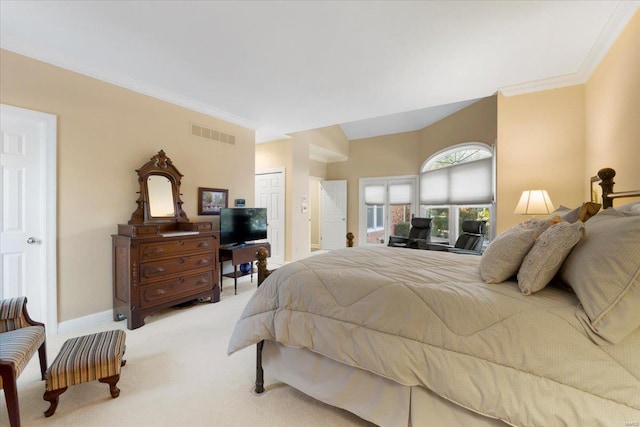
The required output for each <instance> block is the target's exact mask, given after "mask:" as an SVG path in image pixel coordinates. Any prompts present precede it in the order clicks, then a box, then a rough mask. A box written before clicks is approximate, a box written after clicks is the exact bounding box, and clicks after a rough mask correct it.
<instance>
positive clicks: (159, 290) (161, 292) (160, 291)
mask: <svg viewBox="0 0 640 427" xmlns="http://www.w3.org/2000/svg"><path fill="white" fill-rule="evenodd" d="M158 293H159V294H160V295H164V294H166V293H167V291H165V290H164V289H158Z"/></svg>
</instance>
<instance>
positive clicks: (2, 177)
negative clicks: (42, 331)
mask: <svg viewBox="0 0 640 427" xmlns="http://www.w3.org/2000/svg"><path fill="white" fill-rule="evenodd" d="M0 124H1V134H2V143H1V144H0V146H1V148H0V188H2V196H1V197H0V230H1V231H0V258H1V259H0V280H1V282H2V283H0V298H11V297H16V296H26V297H27V299H28V310H29V315H30V316H31V317H32V318H33V319H34V320H37V321H40V322H43V323H45V325H46V330H47V334H48V335H54V334H56V333H57V330H58V298H57V281H56V280H57V279H56V211H57V209H56V204H57V200H56V146H57V118H56V116H54V115H52V114H46V113H41V112H38V111H31V110H26V109H24V108H17V107H13V106H9V105H4V104H3V105H0Z"/></svg>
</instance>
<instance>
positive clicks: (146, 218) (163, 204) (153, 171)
mask: <svg viewBox="0 0 640 427" xmlns="http://www.w3.org/2000/svg"><path fill="white" fill-rule="evenodd" d="M136 172H137V173H138V182H139V184H140V191H139V197H138V200H137V201H136V203H137V204H138V208H137V209H136V210H135V212H133V214H131V219H130V220H129V224H149V225H158V226H161V228H167V229H169V228H171V226H172V225H174V226H175V224H176V223H178V222H189V219H188V218H187V215H186V214H185V213H184V211H183V210H182V200H181V199H180V179H181V178H182V174H181V173H180V172H179V171H178V169H177V168H176V167H175V166H174V165H173V162H172V161H171V159H170V158H169V157H167V155H166V154H165V152H164V151H163V150H160V151H158V154H156V155H155V156H153V157H152V158H151V159H150V160H149V161H148V162H147V163H145V164H144V165H143V166H142V167H141V168H140V169H137V170H136ZM163 225H164V226H163Z"/></svg>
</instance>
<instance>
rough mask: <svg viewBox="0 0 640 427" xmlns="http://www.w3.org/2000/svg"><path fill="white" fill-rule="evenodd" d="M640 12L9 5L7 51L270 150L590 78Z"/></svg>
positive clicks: (591, 5) (416, 124)
mask: <svg viewBox="0 0 640 427" xmlns="http://www.w3.org/2000/svg"><path fill="white" fill-rule="evenodd" d="M638 5H639V2H638V1H612V0H608V1H455V2H454V1H375V2H374V1H369V2H367V1H341V2H338V1H298V2H295V1H287V2H283V1H278V2H276V1H256V2H253V1H235V2H234V1H216V2H214V1H145V2H143V1H129V2H126V1H8V0H2V1H1V2H0V30H1V32H0V45H1V47H2V48H4V49H8V50H11V51H14V52H18V53H21V54H24V55H27V56H30V57H33V58H36V59H40V60H43V61H46V62H49V63H52V64H55V65H58V66H61V67H64V68H67V69H70V70H73V71H77V72H80V73H83V74H87V75H90V76H93V77H96V78H98V79H101V80H105V81H108V82H111V83H114V84H117V85H120V86H123V87H127V88H130V89H133V90H136V91H138V92H142V93H145V94H148V95H151V96H154V97H157V98H159V99H163V100H166V101H170V102H173V103H176V104H179V105H182V106H185V107H188V108H192V109H194V110H197V111H201V112H204V113H207V114H211V115H213V116H216V117H219V118H222V119H225V120H228V121H231V122H233V123H237V124H241V125H243V126H248V127H251V128H253V129H256V139H257V141H258V142H264V141H268V140H273V139H280V138H282V137H283V135H285V134H288V133H291V132H296V131H303V130H308V129H315V128H319V127H325V126H330V125H335V124H340V125H342V128H343V130H344V131H345V134H346V135H347V137H348V138H349V139H354V138H363V137H367V136H374V135H381V134H391V133H397V132H403V131H406V130H415V129H419V128H422V127H424V126H426V125H428V124H429V123H431V122H432V121H434V120H438V119H440V118H442V117H443V115H446V114H450V113H451V112H453V111H456V110H457V109H459V108H462V107H463V106H465V105H467V104H468V103H469V102H471V101H470V100H474V99H478V98H481V97H485V96H489V95H492V94H494V93H496V92H497V91H499V90H502V91H503V93H505V94H509V93H523V92H527V91H532V90H538V89H541V88H550V87H560V86H565V85H569V84H577V83H582V82H584V81H586V79H587V78H588V77H589V75H590V74H591V72H592V71H593V69H594V68H595V66H596V65H597V64H598V62H599V61H600V60H601V58H602V56H603V55H604V53H605V52H606V51H607V49H608V48H609V47H610V45H611V44H612V43H613V41H614V40H615V38H616V37H617V36H618V35H619V33H620V31H621V30H622V29H623V28H624V25H625V24H626V23H627V22H628V20H629V19H630V17H631V16H632V15H633V13H634V12H635V10H636V9H637V8H638ZM433 107H436V108H433ZM401 113H402V114H401ZM434 118H435V119H434Z"/></svg>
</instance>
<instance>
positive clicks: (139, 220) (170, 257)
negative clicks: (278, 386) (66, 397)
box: [112, 150, 220, 329]
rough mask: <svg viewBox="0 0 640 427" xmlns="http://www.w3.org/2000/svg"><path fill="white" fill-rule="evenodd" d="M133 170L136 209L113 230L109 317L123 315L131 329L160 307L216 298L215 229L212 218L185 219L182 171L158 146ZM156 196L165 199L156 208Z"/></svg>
mask: <svg viewBox="0 0 640 427" xmlns="http://www.w3.org/2000/svg"><path fill="white" fill-rule="evenodd" d="M137 172H138V175H139V181H140V186H141V188H140V197H139V198H138V201H137V203H138V209H137V210H136V211H135V212H134V213H133V214H132V217H131V220H130V221H129V223H128V224H120V225H118V234H114V235H112V243H113V318H114V320H116V321H118V320H123V319H125V318H126V319H127V327H128V328H129V329H136V328H139V327H141V326H143V325H144V318H145V316H148V315H150V314H152V313H154V312H156V311H158V310H161V309H163V308H167V307H171V306H175V305H177V304H181V303H187V302H189V301H194V300H199V299H201V300H209V301H211V302H218V301H219V300H220V285H219V280H220V273H219V260H218V256H219V247H220V245H219V233H218V232H217V231H213V224H212V223H211V222H199V223H198V222H189V220H188V219H187V216H186V214H185V213H184V211H183V210H182V201H181V200H180V190H179V189H180V177H182V175H181V174H180V173H179V172H178V171H177V169H176V168H175V166H173V164H172V163H171V160H169V158H168V157H166V155H165V154H164V152H163V151H162V150H161V151H160V152H159V153H158V155H156V156H154V157H152V158H151V161H149V162H148V163H147V164H146V165H145V166H143V167H142V168H141V169H139V170H138V171H137ZM158 180H160V184H158V183H157V182H155V181H158ZM163 187H164V188H163ZM159 189H160V190H159ZM163 191H164V193H165V194H164V195H162V193H163ZM160 197H165V198H166V199H168V202H167V203H165V206H164V207H163V208H160V207H158V208H154V204H157V205H160V204H161V202H157V203H156V200H160V199H159V198H160ZM158 209H159V210H158Z"/></svg>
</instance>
